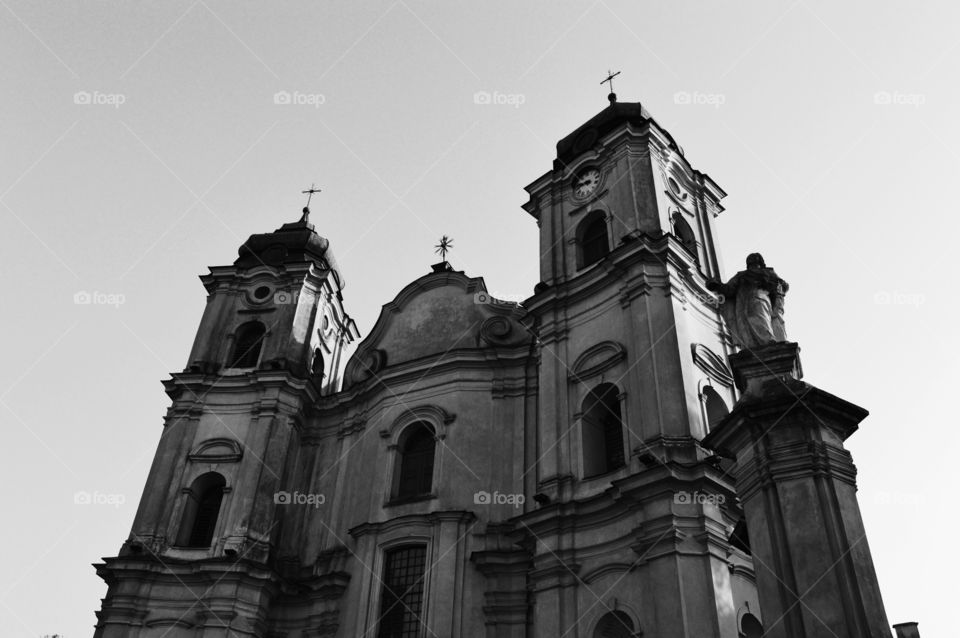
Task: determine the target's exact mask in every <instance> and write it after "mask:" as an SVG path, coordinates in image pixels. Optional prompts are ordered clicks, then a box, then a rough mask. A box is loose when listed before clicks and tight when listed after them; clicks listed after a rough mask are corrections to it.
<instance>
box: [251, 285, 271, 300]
mask: <svg viewBox="0 0 960 638" xmlns="http://www.w3.org/2000/svg"><path fill="white" fill-rule="evenodd" d="M269 296H270V288H269V287H268V286H260V287H258V288H257V289H256V290H254V291H253V298H254V299H259V300H261V301H262V300H264V299H266V298H267V297H269Z"/></svg>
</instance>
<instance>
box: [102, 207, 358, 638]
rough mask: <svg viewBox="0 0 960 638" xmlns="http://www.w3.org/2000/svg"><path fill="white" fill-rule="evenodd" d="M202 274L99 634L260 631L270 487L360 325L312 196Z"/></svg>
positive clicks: (270, 590) (269, 585) (275, 529)
mask: <svg viewBox="0 0 960 638" xmlns="http://www.w3.org/2000/svg"><path fill="white" fill-rule="evenodd" d="M200 279H201V281H202V282H203V285H204V287H205V288H206V291H207V305H206V308H205V309H204V312H203V317H202V318H201V320H200V327H199V329H198V330H197V335H196V338H195V340H194V344H193V348H192V350H191V352H190V358H189V361H188V363H187V366H186V368H185V369H184V370H183V371H182V372H178V373H174V374H172V375H171V378H170V379H169V380H167V381H166V382H165V383H164V386H165V388H166V392H167V394H168V395H169V396H170V399H171V401H172V405H171V406H170V408H169V410H168V412H167V415H166V418H165V420H164V425H163V431H162V432H161V435H160V442H159V444H158V447H157V451H156V455H155V457H154V461H153V465H152V466H151V468H150V473H149V475H148V477H147V482H146V486H145V487H144V491H143V496H142V498H141V500H140V506H139V508H138V510H137V514H136V517H135V519H134V523H133V529H132V531H131V533H130V536H129V538H128V539H127V540H126V542H125V543H124V544H123V546H122V547H121V549H120V552H119V555H118V556H116V557H113V558H106V559H104V562H103V563H102V564H99V565H97V571H98V574H99V575H100V576H101V577H102V578H103V579H104V580H105V581H106V582H107V584H108V585H109V589H108V592H107V595H106V597H105V598H104V600H103V607H102V609H101V611H99V612H98V614H97V617H98V623H97V630H96V635H97V636H99V637H103V638H106V637H109V636H124V637H126V636H154V635H156V636H161V635H165V634H166V632H170V633H169V635H184V634H183V633H182V632H184V631H189V632H192V633H190V635H193V636H214V635H216V636H222V635H224V633H223V632H224V631H226V630H229V631H228V633H229V635H232V636H250V637H253V636H261V635H263V633H262V629H263V622H264V618H265V616H266V614H267V610H268V609H269V606H270V602H271V600H272V597H273V596H275V595H276V588H277V586H278V585H277V583H278V582H282V576H280V575H279V574H278V573H277V572H275V568H274V567H273V566H274V565H276V563H277V561H276V558H277V557H276V556H275V553H276V549H275V548H276V545H277V539H278V538H279V534H280V532H281V530H280V527H281V526H282V525H281V523H280V521H281V517H280V516H279V512H278V511H277V503H276V499H275V494H276V493H277V492H278V491H279V490H281V489H282V487H283V485H285V483H284V481H286V480H288V478H289V476H290V475H291V473H292V472H294V471H295V470H296V468H295V467H294V466H295V465H296V461H295V459H296V458H297V456H298V454H299V451H300V448H301V446H302V445H305V443H304V442H303V440H302V437H301V432H302V429H303V428H304V419H305V418H306V417H305V414H306V413H307V412H308V411H309V407H310V406H312V405H313V404H314V403H316V401H317V400H318V399H319V398H320V397H322V396H324V395H328V394H332V393H335V392H337V391H338V390H339V389H340V385H341V378H342V377H341V373H342V369H343V364H344V363H345V358H344V354H345V352H347V351H348V348H349V346H350V344H351V343H353V342H354V341H355V340H356V339H357V338H358V336H359V334H358V332H357V328H356V325H355V324H354V322H353V320H352V319H351V318H350V316H349V315H348V314H347V313H346V311H345V309H344V306H343V288H344V279H343V276H342V274H341V273H340V269H339V267H338V266H337V262H336V260H335V259H334V257H333V253H332V251H331V249H330V242H329V241H328V240H327V239H325V238H324V237H321V236H320V235H319V234H317V232H316V230H315V228H314V226H313V224H311V223H310V222H309V209H306V208H305V209H304V211H303V215H302V217H301V218H300V219H299V220H298V221H296V222H292V223H288V224H284V225H283V226H281V227H280V228H278V229H277V230H275V231H273V232H271V233H263V234H257V235H252V236H251V237H250V238H249V239H248V240H247V241H246V242H244V244H243V245H242V246H241V247H240V251H239V255H238V257H237V259H236V260H235V261H234V262H233V264H232V265H230V266H218V267H213V268H211V269H210V272H209V273H208V274H206V275H203V276H202V277H201V278H200ZM185 584H186V585H185ZM184 586H186V587H189V588H190V590H191V591H192V592H193V595H192V599H191V597H185V596H184V595H183V594H184V592H183V588H184ZM154 632H156V633H154Z"/></svg>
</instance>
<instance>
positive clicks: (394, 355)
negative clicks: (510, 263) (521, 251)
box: [344, 271, 531, 388]
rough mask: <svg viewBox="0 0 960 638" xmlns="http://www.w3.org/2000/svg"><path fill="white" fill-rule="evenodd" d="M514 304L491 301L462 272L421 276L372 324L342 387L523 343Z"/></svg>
mask: <svg viewBox="0 0 960 638" xmlns="http://www.w3.org/2000/svg"><path fill="white" fill-rule="evenodd" d="M522 314H523V310H522V308H520V306H519V305H518V304H514V303H510V302H503V301H498V300H494V299H493V298H492V297H490V295H489V294H488V293H487V290H486V286H485V285H484V283H483V279H481V278H479V277H467V276H466V275H464V274H463V273H462V272H457V271H444V272H434V273H431V274H429V275H425V276H423V277H421V278H419V279H417V280H416V281H414V282H412V283H410V284H409V285H408V286H406V287H405V288H404V289H403V290H402V291H400V293H399V294H398V295H397V296H396V298H395V299H394V300H393V301H391V302H390V303H387V304H385V305H384V306H383V309H382V310H381V312H380V316H379V318H378V319H377V322H376V324H375V325H374V327H373V329H372V330H371V331H370V334H369V335H368V336H367V338H366V339H364V340H363V342H361V343H360V344H359V345H358V347H357V350H356V352H355V353H354V355H353V357H351V359H350V361H349V362H348V363H347V367H346V370H345V374H344V387H345V388H347V387H350V386H352V385H356V384H359V383H364V382H366V381H368V380H369V379H371V378H375V377H376V376H377V375H379V374H380V372H381V370H383V369H384V368H385V367H386V366H388V365H389V366H396V365H400V364H403V363H405V362H408V361H417V360H421V359H425V358H429V357H434V356H437V355H442V354H444V353H450V352H453V351H456V350H464V349H477V348H483V347H504V346H511V347H512V346H514V345H518V344H520V343H527V342H529V340H530V338H531V337H530V335H529V333H527V332H525V331H524V330H523V329H522V327H521V326H520V325H519V324H518V323H517V322H516V319H515V317H516V316H519V315H522Z"/></svg>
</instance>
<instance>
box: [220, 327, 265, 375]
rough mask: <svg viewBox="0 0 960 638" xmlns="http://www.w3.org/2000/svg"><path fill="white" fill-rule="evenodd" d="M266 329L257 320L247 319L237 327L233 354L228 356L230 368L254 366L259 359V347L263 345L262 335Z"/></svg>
mask: <svg viewBox="0 0 960 638" xmlns="http://www.w3.org/2000/svg"><path fill="white" fill-rule="evenodd" d="M266 332H267V329H266V328H265V327H264V325H263V324H262V323H260V322H259V321H248V322H247V323H245V324H243V325H242V326H240V327H239V328H237V336H236V341H235V342H234V345H233V356H232V357H230V365H229V366H228V367H230V368H255V367H257V363H258V362H259V361H260V349H261V348H262V347H263V337H264V335H265V334H266Z"/></svg>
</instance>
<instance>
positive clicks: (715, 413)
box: [703, 385, 730, 430]
mask: <svg viewBox="0 0 960 638" xmlns="http://www.w3.org/2000/svg"><path fill="white" fill-rule="evenodd" d="M703 409H704V411H705V412H706V415H707V427H708V428H709V429H710V430H712V429H713V428H715V427H717V424H718V423H720V421H721V420H722V419H723V418H724V417H725V416H727V415H728V414H730V410H729V409H728V408H727V402H726V401H724V400H723V397H721V396H720V394H719V393H718V392H717V391H716V390H714V389H713V388H712V387H711V386H709V385H708V386H705V387H704V388H703Z"/></svg>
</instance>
